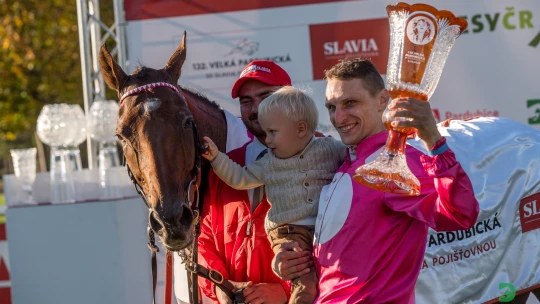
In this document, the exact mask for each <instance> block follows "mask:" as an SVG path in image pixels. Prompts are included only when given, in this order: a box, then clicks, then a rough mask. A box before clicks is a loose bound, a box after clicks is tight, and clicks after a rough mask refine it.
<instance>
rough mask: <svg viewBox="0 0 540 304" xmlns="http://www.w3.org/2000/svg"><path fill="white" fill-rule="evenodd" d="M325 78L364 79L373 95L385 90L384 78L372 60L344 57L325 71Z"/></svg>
mask: <svg viewBox="0 0 540 304" xmlns="http://www.w3.org/2000/svg"><path fill="white" fill-rule="evenodd" d="M324 78H325V79H338V80H351V79H355V78H358V79H362V80H363V81H364V84H365V86H366V89H367V90H368V91H369V93H370V94H371V96H373V97H375V96H376V95H377V93H379V92H380V91H381V90H383V89H384V88H385V87H384V80H383V79H382V77H381V74H380V73H379V71H378V70H377V68H376V67H375V65H373V63H372V62H371V61H370V60H365V59H360V58H354V59H343V60H340V62H339V63H337V64H336V65H334V66H333V67H331V68H330V69H328V70H325V71H324Z"/></svg>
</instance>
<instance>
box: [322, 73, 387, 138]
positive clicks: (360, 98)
mask: <svg viewBox="0 0 540 304" xmlns="http://www.w3.org/2000/svg"><path fill="white" fill-rule="evenodd" d="M387 102H388V91H386V90H381V91H380V92H379V93H377V95H376V96H372V95H371V94H370V93H369V91H368V90H367V89H366V88H365V86H364V81H363V80H362V79H358V78H355V79H350V80H339V79H328V81H327V84H326V104H325V106H326V108H327V109H328V114H329V115H330V121H331V122H332V124H333V125H334V127H335V128H336V130H337V131H338V133H339V135H340V137H341V140H342V141H343V143H344V144H346V145H357V144H358V143H360V141H362V140H363V139H364V138H366V137H369V136H371V135H375V134H377V133H379V132H381V131H383V130H384V129H385V127H384V124H383V123H382V113H383V112H384V109H385V108H386V104H387Z"/></svg>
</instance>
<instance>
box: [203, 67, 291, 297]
mask: <svg viewBox="0 0 540 304" xmlns="http://www.w3.org/2000/svg"><path fill="white" fill-rule="evenodd" d="M284 85H291V79H290V77H289V75H288V74H287V72H285V70H283V69H282V68H281V67H280V66H278V65H277V64H275V63H274V62H272V61H267V60H255V61H253V62H251V63H250V64H248V65H247V66H246V67H245V68H244V70H243V71H242V73H241V74H240V77H239V78H238V80H237V81H236V83H235V84H234V86H233V88H232V98H233V99H236V98H239V102H240V113H241V117H242V121H243V123H244V125H245V126H246V128H247V130H248V131H249V132H250V133H251V134H252V135H253V137H254V138H253V140H252V141H250V142H248V143H246V144H245V145H244V146H243V147H241V148H238V149H236V150H233V151H231V152H229V153H227V155H228V156H229V157H230V158H231V159H232V160H234V161H235V162H237V163H238V164H239V165H241V166H244V165H245V164H249V163H253V162H254V161H255V160H256V159H257V157H258V156H262V155H264V153H265V151H266V146H265V141H264V139H265V137H266V135H265V133H264V131H263V130H262V128H261V126H260V125H259V121H258V108H259V104H260V103H261V102H262V100H264V98H266V97H267V96H269V95H270V94H272V92H274V91H276V90H277V89H278V88H279V87H280V86H284ZM229 140H230V138H227V141H229ZM261 154H262V155H261ZM204 199H205V205H204V209H203V220H202V223H201V235H200V236H199V240H198V242H199V262H200V264H201V265H203V266H205V267H207V268H209V269H214V270H216V271H219V272H220V273H221V274H222V275H223V277H224V278H225V279H228V280H230V281H232V282H233V283H234V285H236V286H237V288H239V289H241V288H245V289H244V292H243V295H244V301H245V303H251V304H259V303H271V304H274V303H276V304H278V303H286V302H287V298H288V297H289V285H288V284H287V282H285V281H282V280H280V279H279V278H278V277H277V276H276V275H275V274H274V272H273V271H272V269H271V263H272V258H273V257H274V253H273V251H272V249H271V247H270V243H269V241H268V237H267V235H266V232H265V230H264V218H265V216H266V213H267V212H268V209H270V204H269V203H268V201H267V200H266V197H265V196H263V188H262V189H252V190H235V189H233V188H231V187H229V186H228V185H227V184H225V183H224V182H223V181H221V179H219V177H217V176H216V175H215V174H214V172H213V171H212V172H210V175H209V184H208V190H207V191H206V193H205V198H204ZM199 282H200V286H201V288H202V291H203V292H204V294H205V295H206V296H207V297H209V298H210V299H212V300H213V301H214V302H215V303H221V304H225V303H230V302H228V301H229V300H228V298H227V296H226V295H225V294H224V293H223V292H222V291H221V290H220V289H219V288H217V289H216V288H215V286H214V284H213V283H212V282H210V281H208V280H205V279H202V278H201V279H199Z"/></svg>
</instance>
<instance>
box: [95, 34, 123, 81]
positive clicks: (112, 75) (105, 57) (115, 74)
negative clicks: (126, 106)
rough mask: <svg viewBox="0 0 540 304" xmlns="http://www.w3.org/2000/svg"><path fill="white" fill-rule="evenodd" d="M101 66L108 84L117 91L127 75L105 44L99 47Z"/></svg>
mask: <svg viewBox="0 0 540 304" xmlns="http://www.w3.org/2000/svg"><path fill="white" fill-rule="evenodd" d="M99 66H100V68H101V74H102V75H103V79H105V82H106V83H107V85H108V86H109V87H110V88H111V89H114V90H116V91H118V89H119V87H120V83H121V82H122V81H123V80H124V79H125V78H126V77H127V75H126V73H125V72H124V70H122V68H121V67H120V66H119V65H118V63H116V61H114V59H113V58H112V56H111V53H109V50H108V49H107V46H105V44H102V45H101V48H100V49H99Z"/></svg>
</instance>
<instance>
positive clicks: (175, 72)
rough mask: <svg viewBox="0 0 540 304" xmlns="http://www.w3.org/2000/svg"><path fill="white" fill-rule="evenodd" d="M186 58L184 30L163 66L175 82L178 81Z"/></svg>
mask: <svg viewBox="0 0 540 304" xmlns="http://www.w3.org/2000/svg"><path fill="white" fill-rule="evenodd" d="M185 60H186V32H185V31H184V36H183V37H182V42H180V45H179V46H178V48H177V49H176V51H175V52H174V54H172V56H171V58H169V62H167V65H166V66H165V68H164V70H165V71H166V72H167V73H169V75H171V77H172V78H173V79H174V81H175V82H178V78H180V71H181V70H182V65H183V64H184V61H185Z"/></svg>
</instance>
